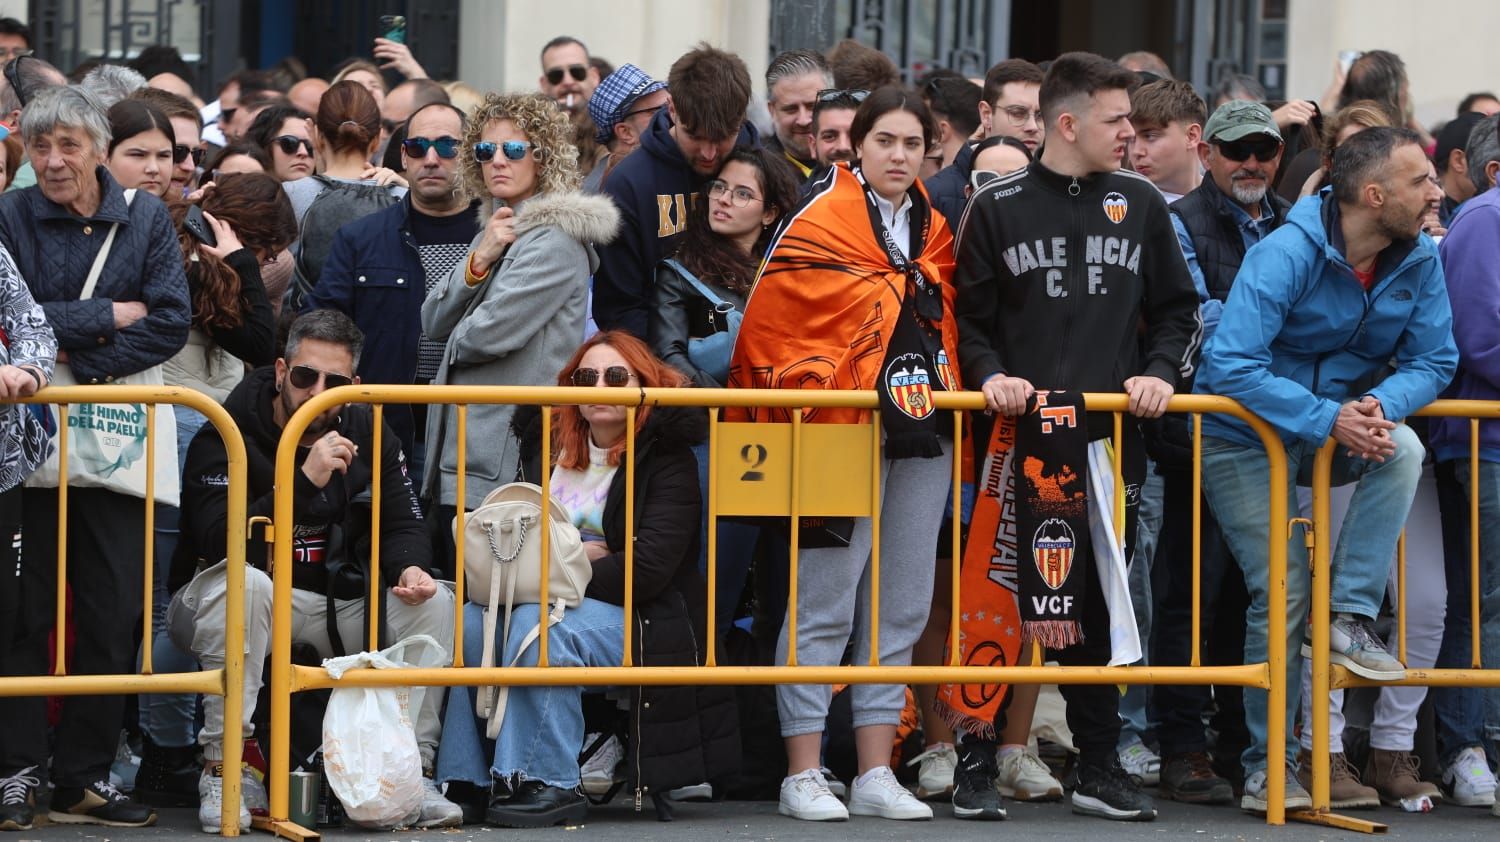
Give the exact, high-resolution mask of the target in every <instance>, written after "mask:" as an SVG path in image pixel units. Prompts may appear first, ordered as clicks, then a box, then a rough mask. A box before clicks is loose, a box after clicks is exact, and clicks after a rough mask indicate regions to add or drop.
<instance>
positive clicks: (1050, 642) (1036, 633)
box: [1021, 620, 1083, 652]
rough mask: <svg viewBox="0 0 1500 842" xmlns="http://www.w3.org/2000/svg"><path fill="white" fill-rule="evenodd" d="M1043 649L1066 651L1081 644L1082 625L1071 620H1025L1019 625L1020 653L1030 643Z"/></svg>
mask: <svg viewBox="0 0 1500 842" xmlns="http://www.w3.org/2000/svg"><path fill="white" fill-rule="evenodd" d="M1033 640H1034V641H1036V642H1037V643H1040V644H1041V645H1042V648H1044V649H1066V648H1068V647H1069V646H1075V645H1077V644H1079V643H1082V642H1083V624H1082V623H1078V622H1075V621H1073V620H1027V621H1025V622H1023V623H1021V651H1023V652H1024V651H1026V649H1027V648H1028V647H1029V646H1030V645H1031V642H1032V641H1033Z"/></svg>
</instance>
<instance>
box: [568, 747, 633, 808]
mask: <svg viewBox="0 0 1500 842" xmlns="http://www.w3.org/2000/svg"><path fill="white" fill-rule="evenodd" d="M600 736H601V735H599V734H589V735H588V737H586V738H585V739H584V741H583V744H584V745H585V746H591V745H593V744H594V743H595V742H596V741H597V740H598V739H599V737H600ZM624 755H625V752H624V749H622V748H621V747H620V740H619V738H618V737H615V736H614V735H610V737H609V739H607V740H605V741H604V745H601V746H599V750H598V751H596V752H594V756H593V757H590V758H589V759H588V762H587V763H584V764H583V765H582V766H580V767H579V768H578V775H579V778H580V779H581V781H582V783H583V791H584V792H586V793H588V794H589V795H592V796H595V797H596V798H597V797H602V796H604V795H607V794H608V793H609V790H610V788H611V787H613V786H614V785H615V784H616V783H618V782H619V778H617V777H616V776H615V770H616V769H617V768H619V766H620V759H621V758H622V757H624Z"/></svg>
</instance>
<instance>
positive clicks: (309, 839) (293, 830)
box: [250, 816, 322, 842]
mask: <svg viewBox="0 0 1500 842" xmlns="http://www.w3.org/2000/svg"><path fill="white" fill-rule="evenodd" d="M250 827H251V828H253V829H255V830H263V831H265V832H266V833H269V834H271V835H272V836H277V837H280V838H282V839H290V840H292V842H317V840H319V839H321V838H322V837H321V836H320V835H319V834H318V832H317V831H316V830H308V829H307V828H305V827H303V826H302V825H300V824H297V823H296V822H293V821H290V820H288V819H273V818H270V817H268V816H252V817H251V818H250Z"/></svg>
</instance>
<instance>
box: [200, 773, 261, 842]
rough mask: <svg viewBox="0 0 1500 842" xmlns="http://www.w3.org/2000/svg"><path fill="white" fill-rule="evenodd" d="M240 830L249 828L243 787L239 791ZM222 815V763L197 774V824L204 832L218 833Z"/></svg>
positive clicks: (248, 814) (248, 812) (248, 813)
mask: <svg viewBox="0 0 1500 842" xmlns="http://www.w3.org/2000/svg"><path fill="white" fill-rule="evenodd" d="M239 810H240V832H241V833H243V832H245V831H247V830H249V829H250V811H249V810H248V809H246V807H245V793H244V790H243V787H242V788H241V792H240V803H239ZM223 815H224V764H222V763H220V764H217V765H215V766H214V767H213V768H212V769H204V770H203V774H202V775H199V776H198V825H199V826H200V827H202V828H203V832H204V833H215V834H216V833H218V832H219V830H220V827H219V823H220V818H221V817H222V816H223Z"/></svg>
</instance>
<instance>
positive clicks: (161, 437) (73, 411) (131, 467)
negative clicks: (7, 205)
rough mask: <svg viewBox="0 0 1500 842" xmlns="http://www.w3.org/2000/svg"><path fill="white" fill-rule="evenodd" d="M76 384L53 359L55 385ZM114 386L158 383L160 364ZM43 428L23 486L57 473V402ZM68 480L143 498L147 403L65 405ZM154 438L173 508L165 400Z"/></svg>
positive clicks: (159, 473) (172, 453)
mask: <svg viewBox="0 0 1500 842" xmlns="http://www.w3.org/2000/svg"><path fill="white" fill-rule="evenodd" d="M134 198H135V190H126V191H125V204H126V206H129V204H130V202H131V200H132V199H134ZM119 227H120V226H119V223H114V224H112V225H110V227H109V233H108V234H106V235H105V237H104V245H103V246H101V247H100V248H99V254H98V255H96V256H95V257H94V265H93V266H92V267H90V268H89V276H88V280H86V281H84V283H83V292H82V293H80V294H79V296H78V298H79V300H80V301H82V300H84V299H87V298H91V297H93V295H94V287H95V286H97V285H98V283H99V275H100V274H101V273H102V272H103V271H104V263H105V261H106V260H107V259H108V258H109V250H110V246H112V245H114V242H115V231H116V229H118V228H119ZM77 384H78V381H77V379H76V378H74V377H73V372H72V370H71V369H70V368H69V367H68V365H67V364H66V363H58V364H57V366H56V370H55V371H54V373H53V375H52V385H54V386H75V385H77ZM111 385H114V386H161V385H163V380H162V374H161V366H159V365H156V366H152V367H150V368H147V369H144V370H142V371H138V372H136V373H134V374H130V375H127V376H125V377H118V378H115V380H114V381H113V382H112V383H111ZM46 415H47V420H46V421H45V423H44V426H45V427H46V428H47V434H48V436H49V437H50V440H49V441H48V442H47V457H46V459H45V460H43V462H42V464H41V465H39V466H38V467H37V469H36V470H35V471H34V472H33V473H32V474H31V476H30V477H28V478H27V479H26V486H27V487H28V488H56V487H57V486H58V484H59V482H60V479H59V476H58V470H59V468H58V461H59V460H58V453H59V447H58V434H59V432H60V430H59V426H60V424H59V419H60V418H61V417H62V416H61V413H60V412H59V410H58V407H57V405H56V404H47V405H46ZM67 433H68V478H67V483H68V485H69V486H70V487H72V488H103V489H107V490H109V491H113V492H116V493H118V494H125V495H127V496H130V497H140V498H144V497H145V496H146V405H145V404H139V403H77V404H70V405H69V406H68V430H67ZM152 435H153V437H154V438H155V440H156V468H155V474H156V487H155V495H154V496H155V498H156V502H158V503H164V504H166V505H168V506H176V505H178V502H179V497H180V488H179V486H180V482H181V479H180V477H179V476H178V472H177V417H176V414H175V413H173V412H172V406H171V405H170V404H158V405H157V407H156V422H155V424H154V430H153V433H152Z"/></svg>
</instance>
